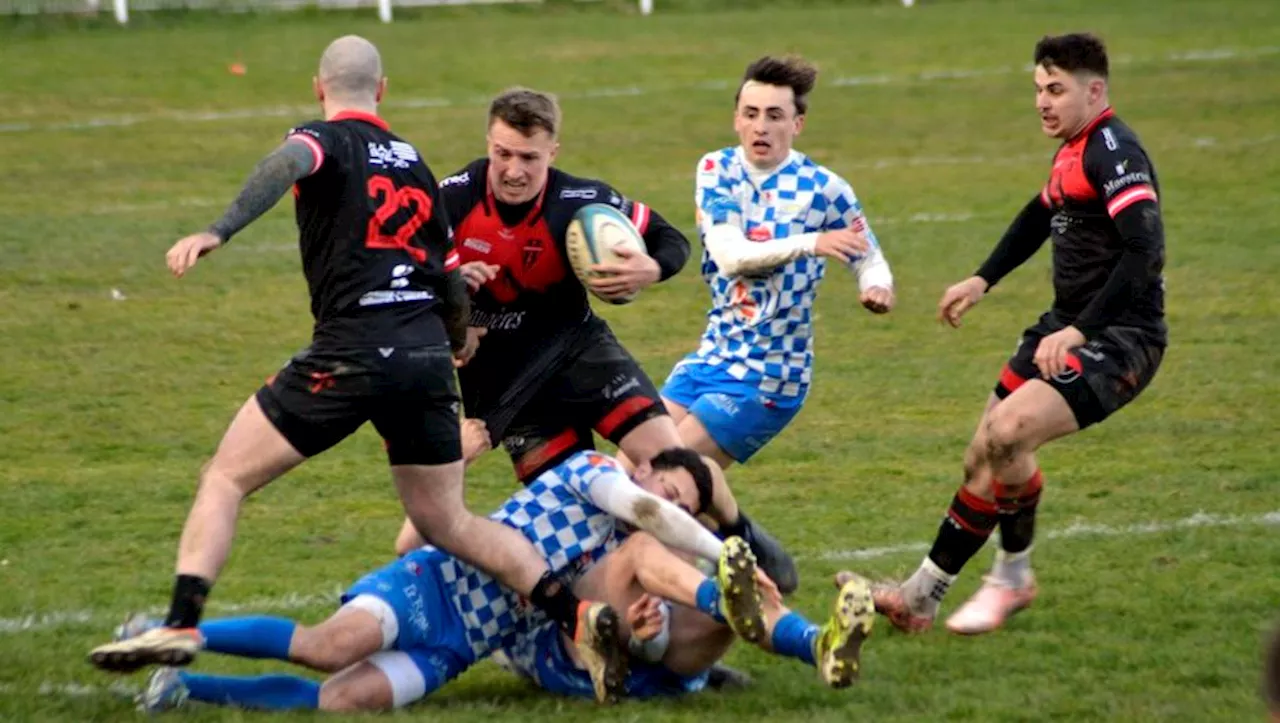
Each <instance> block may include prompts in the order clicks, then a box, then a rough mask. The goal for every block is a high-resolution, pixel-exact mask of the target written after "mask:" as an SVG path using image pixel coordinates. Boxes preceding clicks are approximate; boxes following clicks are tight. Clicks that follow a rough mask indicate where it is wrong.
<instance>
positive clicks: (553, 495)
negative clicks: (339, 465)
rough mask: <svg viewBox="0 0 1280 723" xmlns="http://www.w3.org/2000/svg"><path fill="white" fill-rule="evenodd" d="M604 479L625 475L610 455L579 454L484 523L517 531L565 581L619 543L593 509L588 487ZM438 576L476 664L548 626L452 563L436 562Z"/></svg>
mask: <svg viewBox="0 0 1280 723" xmlns="http://www.w3.org/2000/svg"><path fill="white" fill-rule="evenodd" d="M606 474H623V472H622V470H621V468H620V467H619V466H618V463H617V462H616V461H615V460H613V459H611V458H609V457H605V456H604V455H601V454H598V453H596V452H580V453H578V454H576V455H574V456H572V457H570V458H569V459H567V460H565V462H564V463H562V464H560V465H559V466H557V467H556V468H554V469H552V470H550V471H548V472H545V473H543V474H542V475H541V476H539V477H538V478H537V479H535V480H534V481H533V483H532V484H530V485H529V486H528V487H525V488H524V489H522V490H520V491H519V492H516V493H515V494H514V495H512V496H511V497H510V498H509V499H508V500H507V502H506V503H505V504H504V505H503V506H502V509H500V510H498V511H497V512H496V513H494V514H493V515H490V519H493V520H497V521H498V522H501V523H502V524H504V525H507V526H508V527H514V528H515V529H517V530H519V531H520V532H522V533H523V534H524V536H525V537H526V538H527V539H528V540H529V541H530V542H532V543H533V546H534V547H535V548H536V549H537V550H538V551H539V552H540V553H542V556H543V557H544V558H545V559H546V560H547V563H548V565H549V566H550V567H551V570H552V571H553V572H556V573H557V574H560V575H562V579H565V580H566V581H570V582H571V581H572V580H574V579H575V578H576V577H577V576H578V575H581V574H582V573H583V572H584V571H585V570H586V569H587V568H588V567H590V566H591V565H592V564H594V563H595V562H596V561H597V560H599V559H600V558H601V557H603V556H604V554H605V553H606V552H608V551H609V550H611V549H613V548H614V547H616V546H617V544H618V542H619V541H620V536H621V534H622V532H621V531H620V530H618V529H617V527H616V520H615V518H613V517H611V516H610V515H608V514H606V513H605V512H603V511H602V510H600V509H599V508H598V507H596V506H595V505H594V504H592V502H591V497H590V494H589V493H590V489H591V483H592V482H593V481H594V480H596V479H598V478H599V477H600V476H602V475H606ZM440 572H441V574H442V576H443V578H444V582H445V584H446V586H447V587H448V588H449V593H450V596H451V597H452V598H453V600H454V603H455V604H456V605H457V606H458V611H459V612H460V613H461V614H462V621H463V624H464V625H465V627H466V634H467V642H468V643H470V645H471V650H472V651H473V652H474V653H475V654H476V657H477V658H481V657H484V656H485V655H488V654H489V653H491V652H493V651H494V650H497V649H499V648H503V647H508V646H511V645H512V644H514V642H515V640H516V638H517V636H520V635H524V634H527V633H528V632H529V631H530V630H532V629H534V628H536V627H537V626H538V625H540V624H543V623H545V622H546V620H547V618H546V616H545V614H544V613H542V611H540V610H537V609H536V608H534V607H533V606H532V605H531V604H529V602H528V601H526V600H524V599H522V598H521V597H520V596H518V595H516V594H515V593H513V592H510V591H508V590H506V589H505V588H503V587H501V586H499V585H498V582H497V581H496V580H494V579H493V578H492V577H490V576H489V575H487V574H485V573H483V572H481V571H479V570H477V569H475V568H474V567H472V566H470V565H467V564H465V563H463V562H461V561H459V560H457V559H455V558H453V557H449V558H447V559H446V560H444V561H443V562H442V563H441V564H440Z"/></svg>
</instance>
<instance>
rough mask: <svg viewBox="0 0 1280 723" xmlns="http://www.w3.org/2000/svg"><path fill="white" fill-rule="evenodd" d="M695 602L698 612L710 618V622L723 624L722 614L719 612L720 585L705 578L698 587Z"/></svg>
mask: <svg viewBox="0 0 1280 723" xmlns="http://www.w3.org/2000/svg"><path fill="white" fill-rule="evenodd" d="M696 599H697V602H698V610H699V612H704V613H706V614H707V615H710V616H711V619H712V620H715V621H716V622H718V623H723V622H724V621H725V620H724V613H723V612H721V610H720V583H718V582H716V581H715V580H713V579H711V578H709V577H708V578H706V579H705V580H703V581H702V584H700V585H698V593H697V597H696Z"/></svg>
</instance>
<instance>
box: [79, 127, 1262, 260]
mask: <svg viewBox="0 0 1280 723" xmlns="http://www.w3.org/2000/svg"><path fill="white" fill-rule="evenodd" d="M1276 141H1280V133H1268V134H1266V135H1261V136H1255V137H1252V138H1233V139H1230V140H1221V139H1218V138H1214V137H1212V136H1202V137H1200V138H1194V139H1192V140H1191V141H1190V142H1189V143H1184V144H1181V145H1179V146H1174V147H1165V148H1162V149H1161V150H1164V151H1169V150H1178V151H1187V150H1232V149H1241V148H1253V147H1255V146H1261V145H1266V144H1268V143H1275V142H1276ZM1050 155H1051V154H1050V153H1049V152H1047V151H1046V152H1045V153H1024V154H1017V155H1008V156H985V155H968V156H899V157H896V158H877V159H870V160H865V161H853V162H851V163H844V164H841V165H842V167H847V168H852V169H861V170H884V169H887V168H899V167H904V166H905V167H909V168H914V167H924V166H981V165H1001V166H1004V165H1021V164H1023V163H1036V162H1045V163H1047V162H1048V159H1049V158H1050ZM228 203H230V198H229V197H228V198H201V197H195V198H179V199H175V200H173V201H148V202H146V203H104V204H99V205H97V206H91V207H89V208H88V209H87V210H86V212H87V213H88V214H90V215H93V216H111V215H116V214H136V213H158V212H164V211H170V210H173V209H175V208H210V207H215V206H225V205H226V204H228ZM983 217H984V216H983V215H980V214H972V213H964V212H920V213H913V214H911V215H909V216H902V217H887V218H885V217H882V218H877V219H873V221H874V222H875V224H876V225H885V224H899V223H910V224H915V223H956V222H963V221H971V220H973V219H975V218H983ZM269 248H270V249H272V250H278V249H286V248H288V249H292V248H294V245H293V244H279V245H272V246H270V247H269Z"/></svg>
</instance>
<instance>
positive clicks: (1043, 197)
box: [1040, 183, 1053, 208]
mask: <svg viewBox="0 0 1280 723" xmlns="http://www.w3.org/2000/svg"><path fill="white" fill-rule="evenodd" d="M1040 203H1043V204H1044V207H1045V208H1053V204H1052V203H1050V202H1049V184H1047V183H1046V184H1045V186H1044V188H1042V189H1040Z"/></svg>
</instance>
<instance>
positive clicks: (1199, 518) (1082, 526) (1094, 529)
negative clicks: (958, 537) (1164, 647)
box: [801, 510, 1280, 561]
mask: <svg viewBox="0 0 1280 723" xmlns="http://www.w3.org/2000/svg"><path fill="white" fill-rule="evenodd" d="M1252 525H1280V510H1276V511H1274V512H1268V513H1266V514H1262V515H1252V516H1244V515H1214V514H1209V513H1205V512H1197V513H1196V514H1194V515H1191V516H1190V517H1184V518H1182V519H1180V520H1170V521H1165V522H1140V523H1136V524H1132V525H1102V524H1096V523H1093V522H1074V523H1072V524H1070V525H1068V526H1067V527H1064V528H1062V529H1060V530H1052V531H1050V532H1048V533H1047V534H1045V535H1043V536H1042V539H1046V540H1070V539H1075V538H1079V537H1140V536H1142V535H1155V534H1160V533H1163V532H1173V531H1175V530H1191V529H1198V528H1201V527H1248V526H1252ZM928 550H929V545H928V544H926V543H923V542H914V543H907V544H904V545H891V546H889V547H867V548H862V549H856V550H829V551H827V552H823V553H819V554H817V555H807V556H804V557H802V558H801V559H806V560H838V561H847V560H874V559H876V558H879V557H889V556H891V555H900V554H906V553H908V552H915V553H920V552H928Z"/></svg>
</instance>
